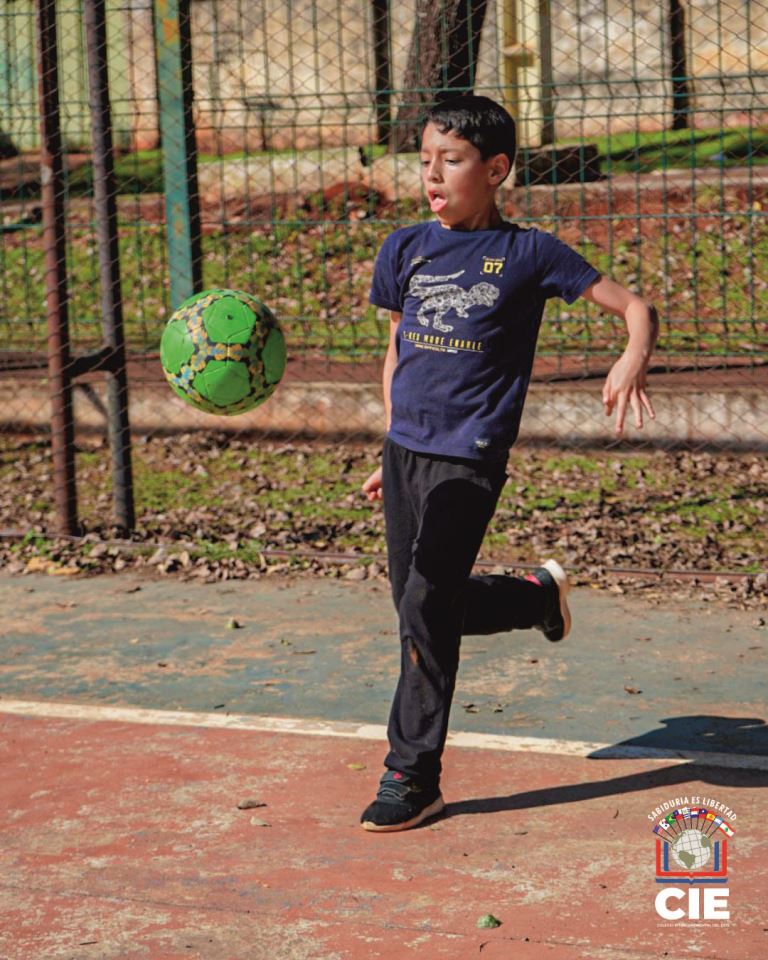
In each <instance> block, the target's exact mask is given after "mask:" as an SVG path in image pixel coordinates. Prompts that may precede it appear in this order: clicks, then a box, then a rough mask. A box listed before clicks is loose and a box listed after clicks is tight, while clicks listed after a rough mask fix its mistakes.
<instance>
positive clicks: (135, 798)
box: [0, 576, 768, 960]
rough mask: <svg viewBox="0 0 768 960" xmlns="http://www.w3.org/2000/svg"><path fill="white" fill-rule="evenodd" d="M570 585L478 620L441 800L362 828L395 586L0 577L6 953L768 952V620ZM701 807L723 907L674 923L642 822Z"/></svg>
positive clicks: (49, 958)
mask: <svg viewBox="0 0 768 960" xmlns="http://www.w3.org/2000/svg"><path fill="white" fill-rule="evenodd" d="M572 607H573V611H574V622H575V627H574V631H573V633H572V635H571V637H569V638H568V640H566V641H565V642H564V643H563V644H560V645H549V644H547V643H546V642H545V641H544V640H543V639H542V638H541V637H540V635H538V634H537V633H535V632H520V633H517V634H505V635H499V636H493V637H467V638H465V639H464V641H463V644H462V666H461V671H460V676H459V682H458V685H457V692H456V697H455V701H454V707H453V712H452V719H451V731H452V733H451V736H450V739H449V745H448V748H447V750H446V754H445V763H444V781H443V789H444V794H445V797H446V801H447V804H448V805H447V808H446V814H445V816H443V817H442V818H440V819H438V820H435V821H433V822H431V823H429V824H428V825H425V826H423V827H421V828H419V829H416V830H413V831H408V832H405V833H399V834H370V833H367V832H365V831H363V830H362V829H361V828H360V827H359V825H358V822H357V821H358V818H359V814H360V811H361V810H362V808H363V807H364V806H365V804H366V803H367V802H368V801H369V800H370V799H371V798H372V796H373V792H374V790H375V786H376V783H377V780H378V777H379V775H380V772H381V762H382V758H383V756H384V753H385V750H386V743H385V741H384V725H385V723H386V717H387V710H388V706H389V700H390V697H391V694H392V690H393V688H394V683H395V679H396V670H397V664H398V658H399V650H398V643H399V641H398V638H397V635H396V631H395V628H396V623H395V618H394V612H393V610H392V609H391V606H390V601H389V597H388V593H387V587H386V585H385V584H383V583H381V582H378V581H377V582H367V581H366V582H362V583H356V582H342V581H336V580H330V579H301V580H293V581H278V580H273V579H272V578H267V579H262V580H259V581H251V582H235V583H223V584H216V585H200V584H195V583H191V582H182V581H179V580H171V579H166V580H148V579H145V580H140V579H136V578H133V577H129V576H117V577H114V576H113V577H98V578H92V579H83V580H65V579H63V578H53V577H43V576H27V577H22V578H11V577H2V576H0V610H2V621H1V622H2V627H0V725H2V736H1V737H0V771H2V777H0V837H1V838H2V843H1V845H0V957H2V958H3V960H60V958H62V960H63V958H67V960H70V958H71V960H91V958H97V960H134V958H136V960H139V958H142V960H144V958H148V960H177V958H186V957H192V958H194V957H201V958H206V960H213V958H216V960H262V958H264V960H273V958H274V960H284V958H285V960H357V958H385V957H386V958H388V960H389V958H391V957H400V956H403V957H423V958H427V960H432V958H435V960H442V958H450V960H454V958H455V960H463V958H471V957H481V958H517V957H519V958H521V960H539V958H550V960H571V958H574V960H582V958H583V960H613V958H615V960H641V958H642V960H647V958H660V957H667V958H671V960H679V958H683V957H697V958H714V960H765V958H767V957H768V858H767V857H766V840H768V826H767V823H768V817H767V816H766V815H767V814H768V799H767V798H768V793H767V792H766V787H768V732H767V730H768V728H766V725H765V710H766V708H765V692H766V683H765V677H766V660H767V659H768V657H767V648H768V642H767V641H768V627H764V626H763V625H761V623H760V619H761V618H760V617H759V616H757V615H756V614H755V612H754V611H752V612H740V611H733V610H727V609H725V608H722V607H715V606H714V605H712V604H708V603H704V602H697V603H693V602H691V603H681V602H679V601H676V602H674V603H670V604H669V605H668V606H661V607H660V606H652V605H650V604H648V603H647V602H644V601H642V600H641V599H640V598H635V597H632V596H631V595H625V596H613V595H610V594H606V593H601V592H598V591H593V590H588V589H582V590H577V591H575V592H574V595H573V604H572ZM233 619H234V620H236V621H237V623H238V626H236V627H235V626H234V625H233V624H232V620H233ZM244 800H251V801H253V802H254V804H259V805H258V806H256V805H252V806H251V807H250V808H249V809H238V803H240V802H241V801H244ZM697 803H700V804H702V805H712V804H715V803H719V804H722V805H723V806H726V807H730V808H731V809H732V810H733V811H734V812H735V813H736V815H737V816H736V819H735V820H733V821H732V826H733V828H734V830H735V836H734V837H733V838H732V839H731V840H729V841H728V843H727V875H728V884H727V889H728V891H729V893H728V896H727V901H726V906H727V909H728V910H729V916H728V918H727V919H726V918H725V917H724V916H723V915H720V916H717V917H715V918H713V919H707V920H704V919H698V920H697V919H695V913H694V915H693V916H694V919H689V917H688V916H687V915H685V911H683V915H682V918H681V919H674V920H665V919H663V918H661V917H660V916H659V915H658V914H657V913H656V910H655V907H654V900H655V897H656V894H657V893H658V892H659V890H661V889H662V888H663V886H664V885H660V884H657V883H656V869H655V856H656V838H655V836H654V834H653V833H652V829H651V828H652V825H653V822H655V821H652V820H651V819H649V816H650V815H651V814H652V813H653V811H654V810H657V809H658V808H660V807H662V806H663V805H665V804H666V805H667V809H672V808H673V807H680V806H681V805H686V804H697ZM729 822H730V821H729ZM667 885H668V884H667ZM683 887H685V892H686V894H687V889H688V887H687V885H685V884H681V887H680V888H679V889H682V888H683ZM692 889H693V890H694V891H695V897H699V896H701V895H702V894H701V887H700V886H699V885H694V886H693V888H692ZM678 902H679V903H682V904H683V905H684V907H687V900H686V899H685V897H683V898H682V899H681V900H680V901H678V900H677V899H674V900H673V901H672V902H671V906H672V907H673V908H674V907H677V906H678ZM721 908H722V901H721ZM489 913H490V914H493V915H494V916H495V917H497V918H498V919H499V920H500V921H501V926H499V927H496V928H495V929H480V928H478V926H477V920H478V918H480V917H481V916H482V915H484V914H489Z"/></svg>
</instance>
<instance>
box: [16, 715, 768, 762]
mask: <svg viewBox="0 0 768 960" xmlns="http://www.w3.org/2000/svg"><path fill="white" fill-rule="evenodd" d="M4 713H5V714H12V715H15V716H23V717H44V718H46V719H58V720H82V721H87V722H89V723H142V724H153V725H159V726H165V727H205V728H208V729H211V730H253V731H257V732H259V733H298V734H302V735H304V736H310V737H351V738H353V739H356V740H386V739H387V728H386V727H384V726H382V725H380V724H375V723H349V722H345V721H342V720H311V719H304V718H303V717H264V716H258V715H254V716H251V715H249V714H236V713H225V714H220V713H196V712H192V711H183V710H149V709H146V708H144V707H106V706H104V707H100V706H93V705H91V704H84V703H56V702H47V701H37V700H0V714H4ZM448 746H451V747H464V748H472V749H475V750H504V751H507V752H512V753H546V754H550V755H553V756H558V757H582V758H585V757H591V758H593V759H600V760H652V761H657V762H664V763H669V762H673V763H675V762H676V763H700V764H703V765H705V766H709V767H735V768H739V769H744V770H768V757H764V756H756V755H753V754H737V753H707V752H702V751H696V750H667V749H661V748H658V747H642V746H633V745H621V744H619V745H616V744H610V743H589V742H587V741H584V740H562V739H557V740H556V739H551V738H547V737H515V736H510V735H508V734H501V733H462V732H461V731H458V732H455V733H449V734H448Z"/></svg>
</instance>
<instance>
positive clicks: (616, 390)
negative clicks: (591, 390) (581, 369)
mask: <svg viewBox="0 0 768 960" xmlns="http://www.w3.org/2000/svg"><path fill="white" fill-rule="evenodd" d="M647 369H648V361H647V360H644V359H637V358H635V357H634V356H633V355H632V354H630V353H629V352H625V353H623V354H622V355H621V356H620V357H619V359H618V360H617V361H616V363H614V365H613V366H612V367H611V369H610V371H609V373H608V376H607V378H606V380H605V386H604V387H603V406H604V408H605V415H606V416H607V417H609V416H610V415H611V414H612V413H613V410H614V408H615V409H616V435H617V436H621V434H622V432H623V430H624V418H625V416H626V413H627V407H631V408H632V410H633V412H634V414H635V424H636V426H637V428H638V429H639V430H641V429H642V427H643V407H645V409H646V411H647V413H648V416H649V417H650V418H651V419H652V420H653V419H654V418H655V416H656V414H655V413H654V412H653V407H652V406H651V401H650V400H649V399H648V395H647V394H646V392H645V374H646V370H647Z"/></svg>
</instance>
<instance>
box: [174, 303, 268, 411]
mask: <svg viewBox="0 0 768 960" xmlns="http://www.w3.org/2000/svg"><path fill="white" fill-rule="evenodd" d="M285 361H286V353H285V339H284V337H283V333H282V331H281V329H280V326H279V324H278V322H277V320H276V319H275V317H274V315H273V314H272V312H271V311H270V310H269V308H268V307H266V306H265V305H264V304H263V303H262V302H261V301H260V300H257V299H256V297H252V296H251V295H250V294H249V293H243V292H241V291H240V290H219V289H214V290H205V291H203V293H197V294H195V295H194V296H193V297H189V298H188V299H187V300H185V301H184V303H182V304H181V306H180V307H179V308H178V310H176V312H175V313H174V314H173V316H172V317H171V319H170V320H169V321H168V323H167V324H166V327H165V330H164V331H163V336H162V340H161V341H160V362H161V364H162V366H163V371H164V373H165V376H166V379H167V380H168V383H169V384H170V385H171V389H172V390H174V392H175V393H177V394H178V395H179V396H180V397H182V399H184V400H186V401H187V403H191V404H192V406H193V407H197V408H198V409H199V410H204V411H205V412H206V413H218V414H221V415H222V416H232V415H234V414H236V413H244V412H245V411H246V410H250V409H252V408H253V407H255V406H257V405H258V404H260V403H263V402H264V401H265V400H266V399H267V398H268V397H269V396H271V395H272V394H273V393H274V391H275V388H276V387H277V385H278V383H279V382H280V378H281V377H282V376H283V373H284V372H285Z"/></svg>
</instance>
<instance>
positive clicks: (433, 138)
mask: <svg viewBox="0 0 768 960" xmlns="http://www.w3.org/2000/svg"><path fill="white" fill-rule="evenodd" d="M508 172H509V159H508V158H507V156H506V155H505V154H503V153H500V154H496V155H495V156H492V157H489V158H488V159H487V160H483V158H482V156H481V155H480V151H479V150H478V149H477V147H475V146H473V145H472V144H471V143H470V142H469V140H464V139H463V138H462V137H458V136H457V135H456V134H455V133H454V131H453V130H449V131H448V132H447V133H441V131H440V129H439V127H437V126H435V124H433V123H428V124H427V125H426V126H425V127H424V131H423V133H422V137H421V179H422V183H423V184H424V190H425V192H426V194H427V197H428V199H429V207H430V209H431V211H432V213H434V215H435V216H436V217H437V219H438V220H439V221H440V223H441V224H442V226H444V227H449V228H452V229H465V230H473V229H474V230H479V229H483V228H486V227H489V226H491V225H492V223H493V222H494V219H495V217H498V214H497V213H496V203H495V194H496V189H497V188H498V186H499V184H500V183H501V181H502V180H503V179H504V177H505V176H506V174H507V173H508ZM494 214H495V217H494Z"/></svg>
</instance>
